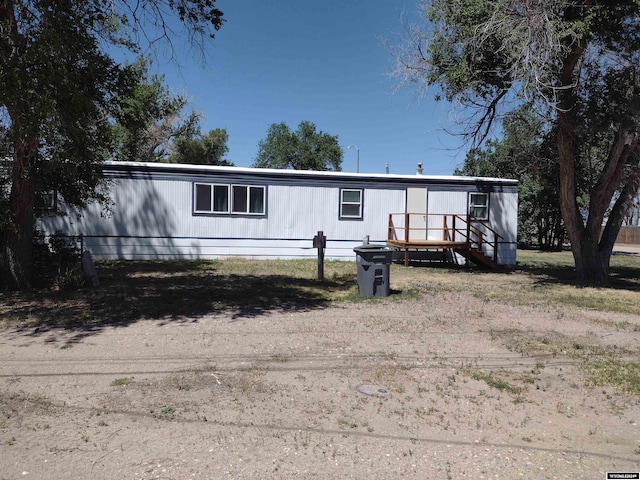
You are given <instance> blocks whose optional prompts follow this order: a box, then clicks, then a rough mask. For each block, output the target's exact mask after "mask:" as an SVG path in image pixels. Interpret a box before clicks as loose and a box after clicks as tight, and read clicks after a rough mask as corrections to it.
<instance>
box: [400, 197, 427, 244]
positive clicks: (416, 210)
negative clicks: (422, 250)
mask: <svg viewBox="0 0 640 480" xmlns="http://www.w3.org/2000/svg"><path fill="white" fill-rule="evenodd" d="M406 213H409V214H410V215H409V222H410V223H409V226H408V227H409V240H426V239H427V226H428V225H427V223H428V222H427V187H408V188H407V211H406ZM406 227H407V226H406V225H405V228H406Z"/></svg>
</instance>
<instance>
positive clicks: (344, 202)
mask: <svg viewBox="0 0 640 480" xmlns="http://www.w3.org/2000/svg"><path fill="white" fill-rule="evenodd" d="M340 218H362V190H361V189H352V188H343V189H341V190H340Z"/></svg>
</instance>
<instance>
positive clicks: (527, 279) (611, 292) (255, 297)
mask: <svg viewBox="0 0 640 480" xmlns="http://www.w3.org/2000/svg"><path fill="white" fill-rule="evenodd" d="M518 262H519V264H518V266H517V268H516V269H515V270H514V271H512V272H506V273H505V272H498V273H497V272H490V271H483V270H473V269H472V270H468V269H464V268H443V267H422V268H409V269H406V268H404V267H402V266H401V265H395V264H394V265H391V272H390V276H391V295H390V296H389V297H362V296H360V295H359V294H358V287H357V269H356V264H355V262H340V261H327V262H326V263H325V279H324V280H323V281H320V280H318V279H317V263H316V261H315V260H313V259H310V260H247V259H225V260H192V261H96V268H97V271H98V276H99V278H100V282H101V286H100V288H97V289H92V288H84V289H80V290H75V291H50V290H40V291H33V292H26V293H23V292H19V293H0V318H2V319H3V322H2V323H3V324H4V325H14V326H20V327H21V328H30V327H31V328H36V327H38V328H39V327H42V326H45V327H62V328H66V329H71V330H74V329H77V330H82V329H86V328H87V327H91V328H95V327H100V326H106V325H127V324H130V323H133V322H138V321H142V320H146V319H162V320H166V319H171V320H172V321H179V320H180V319H185V318H192V319H193V318H195V319H197V318H201V317H204V316H206V315H210V314H215V313H226V314H229V315H232V316H233V317H234V318H240V317H243V318H248V317H255V316H259V315H261V314H264V313H267V312H269V311H274V310H275V311H283V310H284V311H287V310H290V311H296V310H301V309H322V308H326V307H328V306H330V305H332V304H339V303H343V302H364V303H369V302H373V303H375V302H398V301H406V300H417V299H419V298H421V297H422V296H432V295H434V294H436V293H438V292H443V291H448V292H464V293H470V294H472V295H474V296H476V297H478V298H481V299H482V300H483V301H487V302H489V301H495V302H500V303H505V304H509V305H514V306H521V305H528V306H534V307H539V306H540V307H544V308H551V307H553V305H554V304H555V305H559V306H567V305H568V306H575V307H578V308H587V309H595V310H600V311H605V312H615V313H628V314H632V315H640V257H634V256H629V255H626V256H614V257H613V259H612V279H613V281H612V287H611V288H586V287H583V286H581V285H578V284H577V283H576V282H575V281H574V274H573V263H572V257H571V254H570V253H569V252H557V253H546V252H534V251H519V252H518ZM630 328H633V326H630Z"/></svg>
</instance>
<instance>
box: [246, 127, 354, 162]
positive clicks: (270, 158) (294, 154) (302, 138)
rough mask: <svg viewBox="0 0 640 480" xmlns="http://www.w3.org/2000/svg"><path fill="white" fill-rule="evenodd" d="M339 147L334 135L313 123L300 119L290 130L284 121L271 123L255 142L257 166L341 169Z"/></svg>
mask: <svg viewBox="0 0 640 480" xmlns="http://www.w3.org/2000/svg"><path fill="white" fill-rule="evenodd" d="M342 156H343V151H342V147H340V144H339V143H338V136H337V135H335V136H334V135H329V134H328V133H324V132H322V131H320V132H317V131H316V126H315V124H313V123H311V122H309V121H303V122H300V125H298V129H297V130H296V131H295V132H292V131H291V130H290V129H289V127H288V126H287V124H286V123H284V122H282V123H273V124H271V125H270V126H269V130H268V131H267V136H266V138H265V139H264V140H261V141H260V143H259V144H258V154H257V156H256V159H255V161H254V163H253V167H257V168H282V169H287V168H291V169H294V170H332V171H340V170H342Z"/></svg>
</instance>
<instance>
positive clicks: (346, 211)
mask: <svg viewBox="0 0 640 480" xmlns="http://www.w3.org/2000/svg"><path fill="white" fill-rule="evenodd" d="M341 216H343V217H360V205H350V204H345V205H342V214H341Z"/></svg>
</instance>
